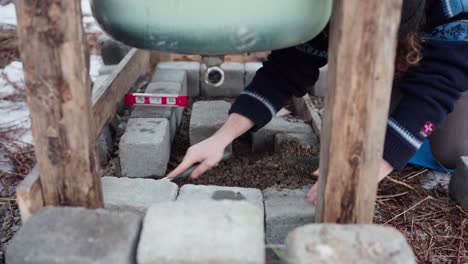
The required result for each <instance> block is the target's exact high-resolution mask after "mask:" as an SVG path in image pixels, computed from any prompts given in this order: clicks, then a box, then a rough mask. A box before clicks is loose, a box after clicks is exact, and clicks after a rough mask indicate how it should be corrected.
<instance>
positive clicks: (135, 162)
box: [119, 118, 171, 178]
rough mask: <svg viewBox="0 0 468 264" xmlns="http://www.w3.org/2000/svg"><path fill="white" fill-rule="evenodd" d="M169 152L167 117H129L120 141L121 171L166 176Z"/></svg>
mask: <svg viewBox="0 0 468 264" xmlns="http://www.w3.org/2000/svg"><path fill="white" fill-rule="evenodd" d="M170 152H171V139H170V128H169V121H168V120H167V119H164V118H130V119H129V120H128V124H127V127H126V130H125V133H124V134H123V135H122V137H121V138H120V143H119V154H120V155H119V156H120V165H121V168H122V175H123V176H124V177H131V178H138V177H151V176H158V177H162V176H165V174H166V170H167V163H168V162H169V156H170Z"/></svg>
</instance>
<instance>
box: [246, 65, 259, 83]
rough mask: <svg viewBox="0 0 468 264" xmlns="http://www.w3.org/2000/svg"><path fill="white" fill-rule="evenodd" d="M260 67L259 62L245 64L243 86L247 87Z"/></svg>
mask: <svg viewBox="0 0 468 264" xmlns="http://www.w3.org/2000/svg"><path fill="white" fill-rule="evenodd" d="M262 66H263V64H262V63H261V62H247V63H246V64H245V80H244V82H245V86H248V85H249V84H250V83H251V82H252V80H253V78H254V77H255V74H256V73H257V71H258V70H259V69H260V68H262Z"/></svg>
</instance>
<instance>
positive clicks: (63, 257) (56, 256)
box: [6, 207, 142, 264]
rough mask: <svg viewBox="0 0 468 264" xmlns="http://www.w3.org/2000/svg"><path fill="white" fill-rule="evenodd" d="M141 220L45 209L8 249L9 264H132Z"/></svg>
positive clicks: (124, 214)
mask: <svg viewBox="0 0 468 264" xmlns="http://www.w3.org/2000/svg"><path fill="white" fill-rule="evenodd" d="M141 221H142V219H141V216H139V215H137V214H135V213H131V212H111V211H105V210H87V209H83V208H72V207H62V208H59V207H56V208H52V207H47V208H44V209H42V210H41V211H39V212H38V213H37V214H36V215H34V216H33V217H32V218H30V219H29V220H28V222H26V224H25V225H24V226H23V227H22V228H21V229H20V230H19V231H18V233H17V234H16V235H15V237H14V238H13V240H12V241H11V242H10V244H9V245H8V250H7V252H6V262H7V263H9V264H28V263H31V264H63V263H66V264H81V263H87V264H108V263H113V264H134V263H135V260H136V246H137V243H138V237H139V232H140V228H141Z"/></svg>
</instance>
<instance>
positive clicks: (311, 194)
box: [307, 183, 318, 203]
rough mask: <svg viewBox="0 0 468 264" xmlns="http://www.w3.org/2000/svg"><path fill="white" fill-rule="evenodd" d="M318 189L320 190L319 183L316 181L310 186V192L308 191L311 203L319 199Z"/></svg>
mask: <svg viewBox="0 0 468 264" xmlns="http://www.w3.org/2000/svg"><path fill="white" fill-rule="evenodd" d="M317 190H318V183H315V184H314V185H313V186H312V188H310V190H309V192H308V193H307V199H308V200H309V202H311V203H315V201H316V200H317Z"/></svg>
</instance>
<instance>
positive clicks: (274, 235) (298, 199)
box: [263, 186, 315, 244]
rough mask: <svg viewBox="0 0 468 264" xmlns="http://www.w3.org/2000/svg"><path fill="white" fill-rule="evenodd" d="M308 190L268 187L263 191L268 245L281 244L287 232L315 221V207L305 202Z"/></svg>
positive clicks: (306, 188) (308, 187)
mask: <svg viewBox="0 0 468 264" xmlns="http://www.w3.org/2000/svg"><path fill="white" fill-rule="evenodd" d="M309 189H310V186H307V187H304V188H302V189H278V188H276V187H270V188H267V189H265V190H264V191H263V197H264V200H265V223H266V242H267V243H268V244H283V243H284V241H285V239H286V236H287V235H288V233H289V232H291V231H292V230H294V229H295V228H296V227H299V226H302V225H305V224H310V223H313V222H314V221H315V206H314V205H312V204H311V203H309V202H308V201H307V192H308V191H309Z"/></svg>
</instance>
